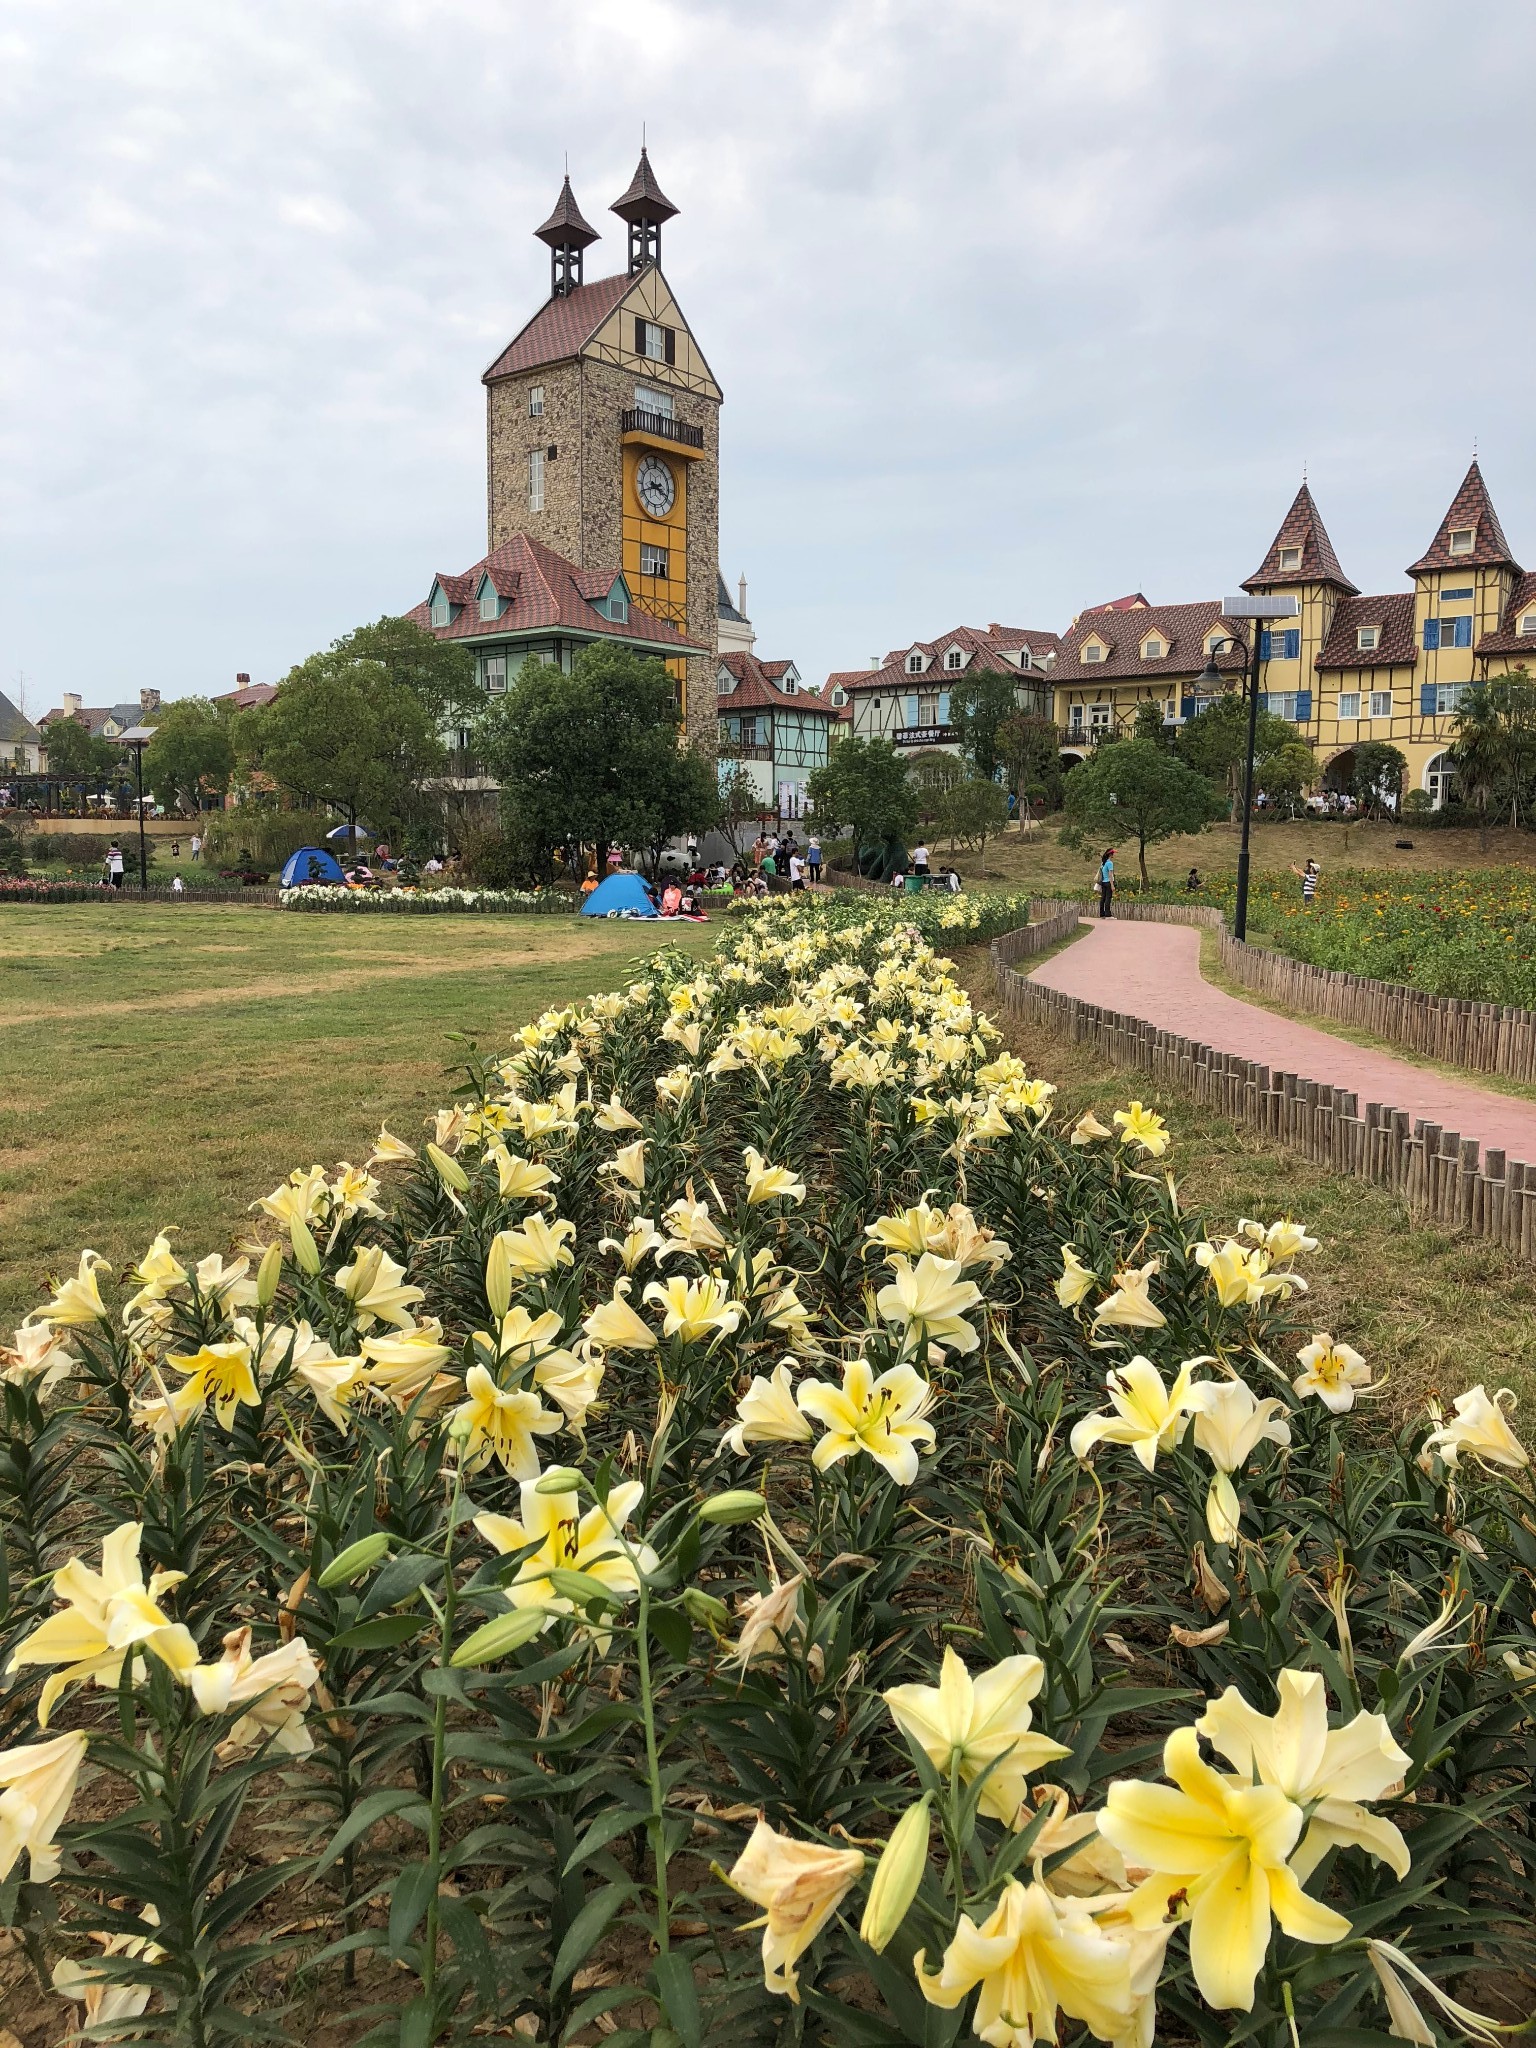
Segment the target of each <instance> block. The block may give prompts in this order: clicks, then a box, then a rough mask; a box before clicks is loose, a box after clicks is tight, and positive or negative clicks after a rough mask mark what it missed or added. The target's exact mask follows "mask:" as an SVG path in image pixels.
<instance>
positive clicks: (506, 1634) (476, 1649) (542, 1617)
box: [448, 1607, 549, 1671]
mask: <svg viewBox="0 0 1536 2048" xmlns="http://www.w3.org/2000/svg"><path fill="white" fill-rule="evenodd" d="M548 1619H549V1616H548V1615H547V1614H546V1613H545V1611H544V1609H543V1608H542V1607H514V1608H513V1609H512V1611H511V1613H510V1614H497V1615H493V1616H492V1618H491V1619H490V1620H489V1621H487V1622H482V1623H481V1625H480V1627H479V1628H477V1629H476V1630H475V1631H474V1633H473V1634H472V1635H467V1636H466V1637H465V1638H464V1640H463V1642H462V1643H460V1645H459V1647H458V1648H457V1649H456V1650H455V1651H454V1653H453V1655H452V1656H451V1657H450V1658H449V1659H448V1662H449V1663H450V1664H451V1665H452V1666H453V1668H454V1669H455V1670H456V1671H465V1670H469V1669H472V1668H474V1667H476V1666H478V1665H481V1664H494V1663H495V1662H496V1660H497V1658H498V1657H509V1656H510V1655H511V1654H512V1652H513V1651H514V1650H520V1649H521V1648H522V1647H523V1645H524V1643H528V1642H532V1640H533V1638H534V1637H535V1636H536V1635H537V1634H538V1632H539V1630H540V1629H541V1628H543V1626H544V1624H545V1622H546V1621H548Z"/></svg>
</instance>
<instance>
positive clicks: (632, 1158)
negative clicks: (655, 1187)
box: [599, 1138, 646, 1188]
mask: <svg viewBox="0 0 1536 2048" xmlns="http://www.w3.org/2000/svg"><path fill="white" fill-rule="evenodd" d="M645 1144H646V1141H645V1139H644V1138H636V1140H635V1142H634V1143H633V1144H632V1145H623V1146H621V1147H620V1148H619V1150H618V1151H617V1152H615V1153H614V1155H613V1157H612V1158H611V1159H607V1160H605V1161H604V1162H603V1165H602V1167H601V1168H600V1169H599V1170H600V1171H601V1172H603V1173H612V1174H617V1175H618V1176H619V1177H620V1178H621V1179H623V1180H627V1181H628V1182H629V1184H630V1186H631V1187H632V1188H643V1187H644V1186H645Z"/></svg>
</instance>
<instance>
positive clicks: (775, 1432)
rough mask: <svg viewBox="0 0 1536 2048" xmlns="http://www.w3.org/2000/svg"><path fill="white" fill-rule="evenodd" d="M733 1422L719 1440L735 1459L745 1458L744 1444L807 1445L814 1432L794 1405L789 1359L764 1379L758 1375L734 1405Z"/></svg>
mask: <svg viewBox="0 0 1536 2048" xmlns="http://www.w3.org/2000/svg"><path fill="white" fill-rule="evenodd" d="M736 1415H737V1422H736V1426H735V1428H734V1429H728V1430H727V1431H726V1433H725V1435H724V1437H723V1438H722V1439H721V1441H722V1442H723V1443H724V1444H725V1446H726V1448H727V1449H728V1450H732V1451H734V1452H735V1453H736V1455H737V1457H738V1458H744V1457H745V1456H746V1455H747V1445H748V1444H807V1443H809V1442H810V1440H811V1438H812V1436H813V1435H814V1434H815V1432H814V1431H813V1430H812V1428H811V1425H810V1424H809V1423H808V1422H807V1421H806V1419H805V1417H804V1416H803V1415H802V1414H801V1412H800V1410H799V1408H798V1407H797V1406H796V1405H795V1393H794V1386H793V1383H792V1382H791V1380H790V1376H789V1360H787V1359H786V1360H784V1361H783V1362H782V1363H781V1364H779V1365H776V1366H775V1367H774V1369H773V1375H772V1377H771V1378H769V1379H765V1378H764V1377H763V1375H762V1374H761V1373H759V1374H758V1375H757V1376H756V1378H755V1379H754V1380H753V1382H752V1384H751V1386H750V1387H748V1389H747V1391H746V1392H745V1393H744V1394H743V1395H742V1397H741V1399H740V1400H739V1401H738V1402H737V1403H736Z"/></svg>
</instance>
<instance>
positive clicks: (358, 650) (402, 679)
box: [330, 616, 485, 729]
mask: <svg viewBox="0 0 1536 2048" xmlns="http://www.w3.org/2000/svg"><path fill="white" fill-rule="evenodd" d="M330 652H331V653H332V654H337V655H343V656H345V657H347V658H348V659H349V660H357V661H374V662H377V663H378V665H379V667H380V668H381V669H382V670H383V671H384V673H385V675H386V676H388V678H389V680H390V681H391V682H392V683H400V684H403V685H404V687H405V688H406V689H408V690H410V691H411V692H412V693H413V695H415V696H416V697H417V698H419V699H420V701H421V704H422V706H423V708H424V709H425V711H426V713H427V716H428V717H429V718H430V719H431V721H432V724H433V727H434V729H435V728H438V727H442V726H446V725H468V724H472V723H473V722H474V720H475V719H477V718H478V717H479V715H480V712H481V710H482V708H483V707H484V704H485V693H484V691H483V690H482V689H481V688H480V686H479V684H478V683H477V682H476V681H475V657H474V655H473V654H472V653H471V652H470V650H469V649H468V648H467V647H466V646H465V645H464V643H463V642H462V641H459V640H439V639H438V637H437V635H436V634H435V633H429V632H428V631H427V629H426V628H425V627H424V626H418V625H417V624H416V623H415V622H414V620H411V619H396V618H390V617H388V616H386V617H384V618H382V619H375V620H374V622H373V624H372V625H371V626H359V627H358V628H357V630H356V631H355V632H352V633H345V634H343V635H342V637H341V639H339V640H337V641H334V642H333V643H332V645H331V648H330Z"/></svg>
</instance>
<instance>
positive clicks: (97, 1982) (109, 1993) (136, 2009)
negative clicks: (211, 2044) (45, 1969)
mask: <svg viewBox="0 0 1536 2048" xmlns="http://www.w3.org/2000/svg"><path fill="white" fill-rule="evenodd" d="M139 1918H140V1919H141V1920H147V1921H149V1922H150V1923H151V1925H158V1923H159V1919H160V1915H159V1913H158V1912H157V1911H156V1909H155V1908H154V1907H153V1906H146V1907H145V1908H144V1910H143V1912H142V1913H141V1914H140V1915H139ZM91 1939H92V1940H93V1941H95V1942H98V1943H99V1944H100V1947H101V1960H102V1961H103V1962H106V1961H107V1960H108V1959H109V1958H111V1957H115V1956H121V1957H123V1958H124V1959H125V1960H128V1961H137V1960H140V1959H142V1960H143V1961H144V1962H146V1963H158V1962H159V1961H160V1959H161V1957H162V1956H163V1955H164V1954H165V1950H164V1949H163V1948H161V1946H160V1944H159V1943H158V1942H155V1941H151V1940H150V1938H149V1936H148V1935H147V1934H93V1935H92V1936H91ZM52 1981H53V1988H54V1990H55V1991H57V1992H58V1994H59V1996H60V1997H61V1998H70V1999H73V2000H74V2002H75V2004H76V2005H83V2006H84V2007H85V2024H86V2026H87V2027H107V2026H110V2025H112V2024H114V2023H115V2022H116V2021H118V2020H136V2019H138V2018H139V2016H140V2015H141V2014H142V2013H143V2011H144V2010H145V2008H146V2007H147V2006H148V2004H149V2001H150V2000H151V1998H153V1997H154V1995H155V1987H154V1986H153V1984H134V1983H124V1982H122V1981H121V1980H120V1979H117V1978H112V1977H108V1976H107V1975H106V1974H105V1973H104V1972H103V1971H102V1970H100V1969H99V1968H97V1967H96V1966H95V1965H94V1964H92V1963H89V1962H85V1963H77V1962H76V1961H75V1960H74V1958H73V1957H71V1956H65V1957H63V1958H62V1959H61V1960H60V1961H59V1962H56V1963H55V1964H54V1966H53V1980H52Z"/></svg>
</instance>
